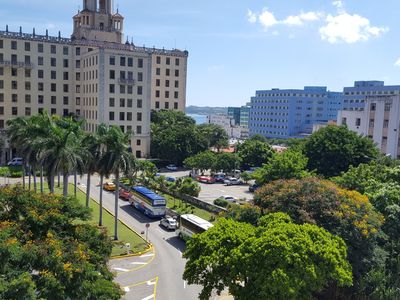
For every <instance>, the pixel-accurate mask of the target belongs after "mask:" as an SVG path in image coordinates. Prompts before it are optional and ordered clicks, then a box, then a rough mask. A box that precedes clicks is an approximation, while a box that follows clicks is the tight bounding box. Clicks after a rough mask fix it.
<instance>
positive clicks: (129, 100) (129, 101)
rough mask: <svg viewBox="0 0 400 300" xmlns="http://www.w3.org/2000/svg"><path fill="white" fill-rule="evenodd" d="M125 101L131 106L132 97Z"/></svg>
mask: <svg viewBox="0 0 400 300" xmlns="http://www.w3.org/2000/svg"><path fill="white" fill-rule="evenodd" d="M126 102H127V103H126V106H127V107H132V99H128V100H127V101H126Z"/></svg>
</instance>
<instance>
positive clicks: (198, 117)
mask: <svg viewBox="0 0 400 300" xmlns="http://www.w3.org/2000/svg"><path fill="white" fill-rule="evenodd" d="M187 115H188V116H189V117H192V118H193V119H195V121H196V124H197V125H199V124H204V123H206V120H207V116H206V115H197V114H187Z"/></svg>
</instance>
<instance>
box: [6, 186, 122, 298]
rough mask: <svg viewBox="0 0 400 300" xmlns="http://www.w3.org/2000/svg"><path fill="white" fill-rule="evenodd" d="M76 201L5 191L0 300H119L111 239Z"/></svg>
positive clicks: (119, 293)
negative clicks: (110, 262) (111, 266)
mask: <svg viewBox="0 0 400 300" xmlns="http://www.w3.org/2000/svg"><path fill="white" fill-rule="evenodd" d="M89 214H90V212H89V210H87V209H86V208H84V207H82V206H80V205H79V202H78V201H77V200H76V199H74V198H62V197H59V196H54V195H41V194H32V193H29V192H27V191H23V190H22V189H21V188H20V187H16V188H13V189H11V188H1V189H0V260H1V264H0V298H1V299H120V297H121V295H122V291H121V290H120V289H119V287H118V285H117V284H116V283H114V282H113V281H112V279H113V275H112V273H111V272H110V271H109V270H108V266H107V262H108V260H109V257H110V254H111V249H112V244H111V241H110V239H109V238H108V236H107V233H106V232H104V231H101V230H99V229H98V228H96V227H94V226H92V225H89V224H87V223H85V221H87V220H88V217H89Z"/></svg>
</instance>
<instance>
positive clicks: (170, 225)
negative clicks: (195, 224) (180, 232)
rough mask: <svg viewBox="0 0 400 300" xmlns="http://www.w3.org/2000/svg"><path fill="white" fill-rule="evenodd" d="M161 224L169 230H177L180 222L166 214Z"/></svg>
mask: <svg viewBox="0 0 400 300" xmlns="http://www.w3.org/2000/svg"><path fill="white" fill-rule="evenodd" d="M160 225H161V226H163V227H165V228H166V229H169V230H175V229H176V228H178V223H177V222H176V220H175V219H174V218H172V217H170V216H166V217H165V218H162V219H161V221H160Z"/></svg>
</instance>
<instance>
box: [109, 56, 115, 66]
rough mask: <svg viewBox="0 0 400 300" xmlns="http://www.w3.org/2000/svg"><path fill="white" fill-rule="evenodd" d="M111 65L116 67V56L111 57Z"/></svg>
mask: <svg viewBox="0 0 400 300" xmlns="http://www.w3.org/2000/svg"><path fill="white" fill-rule="evenodd" d="M110 65H111V66H115V56H110Z"/></svg>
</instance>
